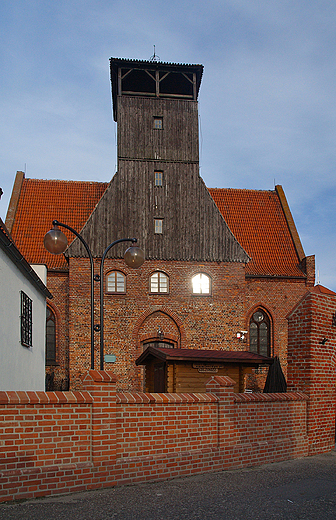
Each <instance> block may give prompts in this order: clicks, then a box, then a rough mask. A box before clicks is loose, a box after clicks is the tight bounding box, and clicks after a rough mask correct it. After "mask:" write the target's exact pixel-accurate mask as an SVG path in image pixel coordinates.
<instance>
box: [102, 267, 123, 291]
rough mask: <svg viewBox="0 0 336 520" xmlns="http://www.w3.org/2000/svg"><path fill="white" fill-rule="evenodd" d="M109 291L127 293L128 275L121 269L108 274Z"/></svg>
mask: <svg viewBox="0 0 336 520" xmlns="http://www.w3.org/2000/svg"><path fill="white" fill-rule="evenodd" d="M107 292H108V293H125V292H126V276H125V275H124V274H123V273H121V272H120V271H111V272H110V273H109V274H108V276H107Z"/></svg>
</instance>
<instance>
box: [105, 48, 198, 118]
mask: <svg viewBox="0 0 336 520" xmlns="http://www.w3.org/2000/svg"><path fill="white" fill-rule="evenodd" d="M110 68H111V83H112V100H113V117H114V120H115V121H117V117H118V114H117V96H121V95H129V96H146V97H147V96H149V97H159V98H180V99H190V100H193V101H196V100H197V96H198V92H199V89H200V85H201V79H202V74H203V65H187V64H180V63H165V62H162V61H140V60H127V59H122V58H110Z"/></svg>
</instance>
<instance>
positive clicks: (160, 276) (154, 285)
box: [150, 271, 169, 293]
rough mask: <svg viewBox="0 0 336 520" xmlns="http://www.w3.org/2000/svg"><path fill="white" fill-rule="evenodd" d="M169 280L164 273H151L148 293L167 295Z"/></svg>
mask: <svg viewBox="0 0 336 520" xmlns="http://www.w3.org/2000/svg"><path fill="white" fill-rule="evenodd" d="M168 290H169V278H168V276H167V275H166V274H165V273H161V272H159V271H157V272H156V273H153V274H152V276H151V278H150V292H151V293H168Z"/></svg>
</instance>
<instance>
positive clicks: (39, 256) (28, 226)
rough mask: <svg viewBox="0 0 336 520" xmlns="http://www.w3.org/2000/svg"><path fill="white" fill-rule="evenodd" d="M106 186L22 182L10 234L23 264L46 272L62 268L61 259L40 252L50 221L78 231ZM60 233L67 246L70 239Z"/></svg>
mask: <svg viewBox="0 0 336 520" xmlns="http://www.w3.org/2000/svg"><path fill="white" fill-rule="evenodd" d="M107 186H108V183H105V182H87V181H86V182H85V181H83V182H82V181H60V180H39V179H23V183H22V188H21V193H20V197H19V200H18V205H17V209H16V213H15V220H14V225H13V228H12V231H11V234H12V237H13V239H14V240H15V243H16V245H17V247H18V248H19V249H20V251H22V252H23V254H24V256H25V258H26V259H27V261H28V262H29V263H31V264H46V265H47V266H48V268H49V269H64V268H66V267H67V262H66V260H65V257H64V256H63V255H59V256H55V255H52V254H50V253H48V251H47V250H46V249H45V248H44V246H43V238H44V235H45V234H46V233H47V231H49V230H50V229H51V228H52V221H53V220H54V219H57V220H59V221H60V222H64V223H65V224H68V225H69V226H71V227H73V228H74V229H75V230H76V231H80V230H81V229H82V227H83V225H84V224H85V222H86V220H87V218H88V217H89V215H90V214H91V213H92V211H93V210H94V207H95V206H96V204H97V202H98V201H99V199H100V197H101V196H102V194H103V193H104V191H105V189H106V188H107ZM62 231H64V233H65V234H66V236H67V238H68V241H69V243H71V242H72V240H73V239H74V238H75V237H74V235H72V233H70V232H68V231H67V230H64V229H62Z"/></svg>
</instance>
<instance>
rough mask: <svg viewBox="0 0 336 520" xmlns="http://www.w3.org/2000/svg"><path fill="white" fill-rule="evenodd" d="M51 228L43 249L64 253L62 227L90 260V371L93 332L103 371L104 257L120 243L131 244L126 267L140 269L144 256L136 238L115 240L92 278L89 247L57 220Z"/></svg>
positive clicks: (65, 244) (75, 233)
mask: <svg viewBox="0 0 336 520" xmlns="http://www.w3.org/2000/svg"><path fill="white" fill-rule="evenodd" d="M52 224H53V228H52V229H51V230H50V231H48V233H46V235H45V237H44V240H43V243H44V247H45V248H46V249H47V251H49V253H52V254H54V255H60V254H62V253H64V251H65V250H66V248H67V245H68V240H67V237H66V236H65V234H64V233H63V231H61V230H60V229H59V227H63V228H65V229H68V230H69V231H71V233H73V234H74V235H76V237H77V238H79V240H80V241H81V242H82V244H83V245H84V247H85V249H86V251H87V253H88V255H89V259H90V267H91V369H92V370H94V331H97V332H98V331H100V369H101V370H103V369H104V335H103V332H104V284H103V278H104V271H103V269H104V261H105V257H106V255H107V253H108V251H109V250H110V249H111V247H113V246H114V245H116V244H119V243H120V242H132V246H131V247H129V248H128V249H127V250H126V252H125V255H124V260H125V263H126V265H128V266H129V267H132V268H135V269H136V268H138V267H140V266H141V265H142V264H143V263H144V260H145V256H144V253H143V251H142V250H141V249H140V248H139V247H137V246H135V245H133V244H136V242H137V239H136V238H121V239H119V240H115V241H114V242H112V244H110V245H109V246H108V247H107V248H106V249H105V251H104V254H103V256H102V260H101V264H100V276H99V275H97V276H94V265H93V258H92V253H91V251H90V248H89V246H88V245H87V243H86V242H85V240H84V238H83V237H82V236H81V235H80V234H79V233H77V231H76V230H75V229H73V228H72V227H70V226H68V225H67V224H62V223H61V222H59V221H58V220H53V222H52ZM94 281H100V325H96V326H95V325H94Z"/></svg>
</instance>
